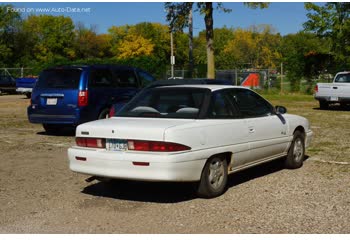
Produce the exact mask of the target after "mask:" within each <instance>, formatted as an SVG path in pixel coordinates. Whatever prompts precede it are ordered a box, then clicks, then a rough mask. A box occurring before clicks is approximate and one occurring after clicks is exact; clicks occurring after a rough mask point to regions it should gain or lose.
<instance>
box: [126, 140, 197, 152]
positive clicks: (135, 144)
mask: <svg viewBox="0 0 350 240" xmlns="http://www.w3.org/2000/svg"><path fill="white" fill-rule="evenodd" d="M128 149H129V150H134V151H149V152H179V151H186V150H191V148H190V147H188V146H185V145H182V144H178V143H171V142H157V141H142V140H129V141H128Z"/></svg>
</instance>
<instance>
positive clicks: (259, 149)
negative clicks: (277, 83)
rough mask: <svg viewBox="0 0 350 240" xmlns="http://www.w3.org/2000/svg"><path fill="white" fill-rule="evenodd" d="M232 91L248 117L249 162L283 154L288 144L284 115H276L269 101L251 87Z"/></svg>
mask: <svg viewBox="0 0 350 240" xmlns="http://www.w3.org/2000/svg"><path fill="white" fill-rule="evenodd" d="M230 93H231V95H232V97H233V99H234V101H235V103H236V105H237V107H238V109H239V111H240V112H241V114H242V116H243V118H244V119H246V124H247V129H246V131H247V132H248V135H249V137H248V139H249V148H250V157H249V162H254V161H263V160H268V159H269V158H274V157H277V156H279V155H282V154H283V153H284V151H285V149H286V148H287V146H288V137H287V124H286V121H285V120H284V119H283V117H282V116H281V115H276V114H275V111H274V109H273V107H272V105H271V104H270V103H269V102H267V101H266V100H265V99H264V98H262V97H261V96H260V95H258V94H256V93H255V92H253V91H251V90H249V89H233V90H231V91H230Z"/></svg>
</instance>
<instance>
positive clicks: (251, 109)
mask: <svg viewBox="0 0 350 240" xmlns="http://www.w3.org/2000/svg"><path fill="white" fill-rule="evenodd" d="M230 94H231V97H232V98H233V100H234V102H235V103H236V105H237V107H238V109H239V111H240V112H241V114H242V115H243V117H263V116H269V115H271V114H272V107H271V105H270V104H269V103H268V102H267V101H266V100H265V99H263V98H262V97H260V96H259V95H258V94H256V93H254V92H253V91H250V90H248V89H234V90H231V91H230Z"/></svg>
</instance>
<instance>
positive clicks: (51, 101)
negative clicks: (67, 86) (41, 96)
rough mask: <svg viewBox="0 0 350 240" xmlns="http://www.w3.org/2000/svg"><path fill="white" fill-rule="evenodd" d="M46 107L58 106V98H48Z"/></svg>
mask: <svg viewBox="0 0 350 240" xmlns="http://www.w3.org/2000/svg"><path fill="white" fill-rule="evenodd" d="M46 105H57V98H47V99H46Z"/></svg>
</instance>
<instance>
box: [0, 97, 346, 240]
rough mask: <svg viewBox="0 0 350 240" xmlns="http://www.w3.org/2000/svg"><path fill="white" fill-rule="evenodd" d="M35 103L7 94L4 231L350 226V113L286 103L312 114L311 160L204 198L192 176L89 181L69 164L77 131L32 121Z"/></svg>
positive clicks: (324, 229) (249, 173)
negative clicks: (50, 130)
mask: <svg viewBox="0 0 350 240" xmlns="http://www.w3.org/2000/svg"><path fill="white" fill-rule="evenodd" d="M28 104H29V100H28V99H26V98H25V97H23V96H21V95H3V96H0V119H1V121H0V135H1V138H0V233H230V234H231V233H261V234H268V233H291V234H295V233H329V234H332V233H346V234H348V233H350V224H349V222H350V191H349V190H350V165H349V163H350V159H349V158H350V157H349V154H348V153H349V136H350V135H349V129H350V128H349V126H350V121H349V119H350V111H340V110H339V111H337V110H334V111H321V110H318V109H317V106H318V105H317V102H315V101H308V102H297V103H290V102H288V101H287V102H285V103H284V104H283V105H285V106H287V108H288V109H289V110H290V112H292V113H299V114H301V115H304V116H307V117H308V118H309V117H310V119H311V123H312V126H313V131H314V133H315V138H314V141H313V144H312V145H311V147H310V150H309V151H308V152H307V154H308V159H307V160H306V161H305V162H304V166H303V167H302V168H300V169H297V170H286V169H283V168H282V167H281V164H280V162H279V161H275V162H271V163H268V164H265V165H263V166H259V167H255V168H253V169H249V170H246V171H243V172H240V173H236V174H234V175H231V176H230V178H229V189H228V190H227V192H226V193H225V194H224V195H222V196H220V197H218V198H215V199H210V200H205V199H199V198H196V196H195V195H193V192H192V189H191V185H189V184H174V183H145V182H129V181H120V182H111V183H102V182H97V181H93V182H91V183H86V182H85V181H84V180H85V179H86V178H87V177H88V176H83V175H80V174H76V173H73V172H71V171H70V170H69V169H68V162H67V153H66V152H67V148H68V147H69V146H71V145H72V144H74V137H73V135H72V134H71V133H69V132H66V133H64V134H63V135H62V136H50V135H46V134H45V133H44V132H43V129H42V127H41V126H40V125H34V124H30V123H28V121H27V117H26V106H27V105H28ZM342 119H344V121H339V120H342ZM328 120H329V121H328ZM331 120H332V121H339V122H341V124H337V125H334V126H332V125H330V126H328V127H327V124H331Z"/></svg>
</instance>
